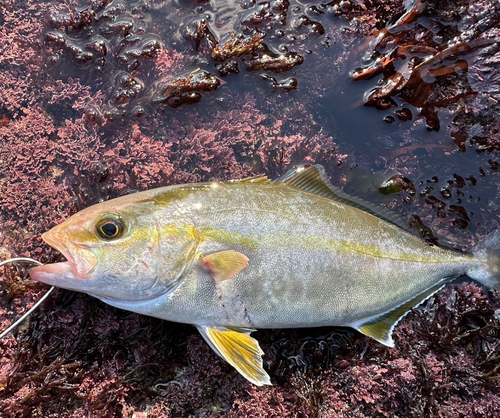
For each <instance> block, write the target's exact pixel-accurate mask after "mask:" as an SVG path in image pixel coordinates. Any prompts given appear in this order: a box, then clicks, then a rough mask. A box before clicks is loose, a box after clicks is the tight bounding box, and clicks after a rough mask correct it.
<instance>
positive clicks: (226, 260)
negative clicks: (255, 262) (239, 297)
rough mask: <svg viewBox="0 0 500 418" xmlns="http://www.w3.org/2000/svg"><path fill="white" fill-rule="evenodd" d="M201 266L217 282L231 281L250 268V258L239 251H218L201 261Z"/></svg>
mask: <svg viewBox="0 0 500 418" xmlns="http://www.w3.org/2000/svg"><path fill="white" fill-rule="evenodd" d="M200 264H201V265H202V266H203V267H204V268H205V269H206V270H208V272H209V273H210V274H211V275H212V277H213V278H214V280H215V281H216V282H222V281H224V280H229V279H231V278H233V277H234V276H236V275H237V274H238V273H239V272H240V271H241V270H243V269H244V268H246V267H247V266H248V257H247V256H246V255H245V254H242V253H239V252H238V251H232V250H227V251H218V252H216V253H212V254H208V255H206V256H204V257H202V258H201V259H200Z"/></svg>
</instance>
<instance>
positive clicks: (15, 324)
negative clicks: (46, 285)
mask: <svg viewBox="0 0 500 418" xmlns="http://www.w3.org/2000/svg"><path fill="white" fill-rule="evenodd" d="M17 262H22V263H33V264H37V265H39V266H42V265H43V263H40V262H39V261H36V260H33V259H32V258H27V257H18V258H9V259H8V260H5V261H2V262H0V267H2V266H5V265H6V264H10V263H17ZM54 289H55V287H54V286H52V287H51V288H50V289H49V290H48V291H47V293H45V295H43V296H42V297H41V298H40V300H39V301H38V302H37V303H35V304H34V305H33V307H32V308H31V309H29V310H28V311H27V312H25V313H24V314H23V316H21V318H19V319H18V320H17V321H16V322H14V323H13V324H12V325H11V326H10V327H8V328H7V329H6V330H5V331H3V332H2V333H1V334H0V339H2V338H3V337H5V336H6V335H7V334H9V333H10V332H11V331H12V330H13V329H15V328H17V327H18V326H19V325H20V324H21V322H23V321H24V320H25V319H26V318H27V317H28V316H30V315H31V313H32V312H33V311H34V310H35V309H37V308H38V307H39V306H40V305H41V304H42V303H43V301H44V300H45V299H47V298H48V297H49V295H50V294H51V293H52V291H53V290H54Z"/></svg>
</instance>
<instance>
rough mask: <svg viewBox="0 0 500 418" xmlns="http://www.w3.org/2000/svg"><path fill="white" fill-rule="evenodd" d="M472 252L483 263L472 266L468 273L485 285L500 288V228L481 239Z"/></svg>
mask: <svg viewBox="0 0 500 418" xmlns="http://www.w3.org/2000/svg"><path fill="white" fill-rule="evenodd" d="M472 253H473V254H474V256H475V258H476V260H477V261H483V263H482V265H480V266H478V267H472V268H471V269H470V271H469V272H467V275H468V276H469V277H470V278H472V279H474V280H477V281H478V282H480V283H482V284H483V285H485V286H488V287H491V288H493V289H496V290H500V229H499V230H497V231H494V232H492V233H491V234H489V235H487V236H486V237H485V238H483V239H482V240H481V241H479V242H478V244H477V245H476V246H475V247H474V248H473V249H472Z"/></svg>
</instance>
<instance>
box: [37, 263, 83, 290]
mask: <svg viewBox="0 0 500 418" xmlns="http://www.w3.org/2000/svg"><path fill="white" fill-rule="evenodd" d="M30 277H31V278H32V279H33V280H35V281H37V282H41V283H46V284H50V285H53V286H60V285H61V282H63V281H64V280H65V279H70V278H71V279H75V276H74V274H73V271H72V266H71V263H70V262H69V261H63V262H61V263H52V264H44V265H43V266H38V267H33V268H32V269H31V270H30Z"/></svg>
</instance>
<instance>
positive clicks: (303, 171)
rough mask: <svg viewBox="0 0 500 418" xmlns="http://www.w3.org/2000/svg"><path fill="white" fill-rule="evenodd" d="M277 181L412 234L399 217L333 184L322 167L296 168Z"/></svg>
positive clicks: (406, 224) (317, 165)
mask: <svg viewBox="0 0 500 418" xmlns="http://www.w3.org/2000/svg"><path fill="white" fill-rule="evenodd" d="M275 181H276V183H285V184H287V185H288V186H291V187H296V188H297V189H301V190H305V191H307V192H309V193H313V194H315V195H318V196H322V197H325V198H327V199H330V200H334V201H336V202H339V203H342V204H344V205H348V206H352V207H355V208H357V209H360V210H362V211H364V212H367V213H369V214H371V215H374V216H376V217H377V218H380V219H383V220H384V221H387V222H390V223H392V224H394V225H396V226H398V227H400V228H402V229H404V230H405V231H408V232H411V230H410V227H409V225H408V223H407V222H405V221H404V220H403V219H402V218H401V217H399V216H398V215H396V214H394V213H392V212H390V211H388V210H386V209H384V208H380V207H377V206H375V205H372V204H370V203H368V202H366V201H364V200H363V199H360V198H356V197H352V196H348V195H347V194H345V193H344V192H343V191H341V190H340V189H339V188H338V187H335V186H334V185H333V184H331V183H330V181H329V180H328V177H327V175H326V173H325V169H324V167H323V166H322V165H319V164H316V165H313V166H309V167H305V166H302V167H297V168H294V169H292V170H290V171H288V172H287V173H285V174H284V175H283V176H282V177H280V178H279V179H277V180H275Z"/></svg>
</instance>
